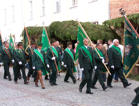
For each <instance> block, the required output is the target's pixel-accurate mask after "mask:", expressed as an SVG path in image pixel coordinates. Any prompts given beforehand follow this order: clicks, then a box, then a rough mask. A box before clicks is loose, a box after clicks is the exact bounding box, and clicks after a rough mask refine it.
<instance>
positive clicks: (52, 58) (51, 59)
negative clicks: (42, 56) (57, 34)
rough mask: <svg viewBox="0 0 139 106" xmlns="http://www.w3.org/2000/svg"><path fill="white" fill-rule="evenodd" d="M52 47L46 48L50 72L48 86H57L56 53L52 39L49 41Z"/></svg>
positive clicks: (54, 42)
mask: <svg viewBox="0 0 139 106" xmlns="http://www.w3.org/2000/svg"><path fill="white" fill-rule="evenodd" d="M51 43H52V46H51V47H49V48H48V51H47V58H48V63H49V65H50V69H51V70H52V72H51V73H50V80H49V82H50V85H51V86H53V85H57V83H56V78H57V71H58V52H57V50H56V49H55V46H56V41H55V40H53V39H52V41H51Z"/></svg>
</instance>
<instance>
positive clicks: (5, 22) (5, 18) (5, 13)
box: [4, 8, 7, 25]
mask: <svg viewBox="0 0 139 106" xmlns="http://www.w3.org/2000/svg"><path fill="white" fill-rule="evenodd" d="M6 24H7V9H6V8H5V9H4V25H6Z"/></svg>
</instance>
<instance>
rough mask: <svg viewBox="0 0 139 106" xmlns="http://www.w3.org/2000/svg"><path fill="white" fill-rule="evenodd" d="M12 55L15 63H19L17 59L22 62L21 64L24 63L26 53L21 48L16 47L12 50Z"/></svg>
mask: <svg viewBox="0 0 139 106" xmlns="http://www.w3.org/2000/svg"><path fill="white" fill-rule="evenodd" d="M13 57H14V60H15V63H16V64H19V61H21V62H22V65H25V64H26V55H25V52H24V50H23V49H16V50H14V51H13Z"/></svg>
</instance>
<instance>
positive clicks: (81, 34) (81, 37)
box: [75, 26, 86, 61]
mask: <svg viewBox="0 0 139 106" xmlns="http://www.w3.org/2000/svg"><path fill="white" fill-rule="evenodd" d="M84 38H86V36H85V34H84V32H83V30H82V28H81V27H80V26H78V33H77V43H78V45H77V47H76V53H75V61H76V60H77V59H78V56H79V53H78V51H79V49H80V47H82V46H83V45H84V43H83V40H84Z"/></svg>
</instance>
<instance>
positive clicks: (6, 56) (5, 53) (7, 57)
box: [1, 47, 12, 63]
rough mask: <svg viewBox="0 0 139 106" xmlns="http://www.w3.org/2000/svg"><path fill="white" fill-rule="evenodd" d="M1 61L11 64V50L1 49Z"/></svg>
mask: <svg viewBox="0 0 139 106" xmlns="http://www.w3.org/2000/svg"><path fill="white" fill-rule="evenodd" d="M1 56H2V57H1V59H2V61H3V63H9V62H11V58H12V53H11V50H10V49H7V50H6V48H4V47H3V48H2V49H1Z"/></svg>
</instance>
